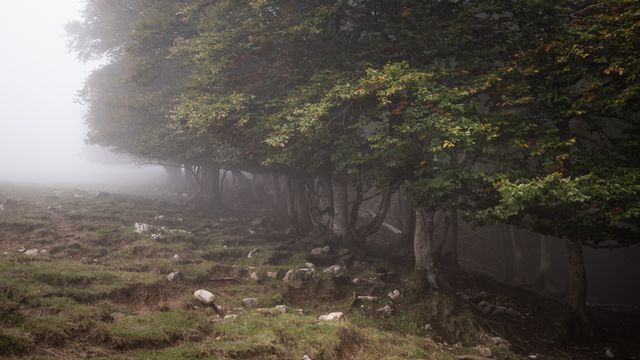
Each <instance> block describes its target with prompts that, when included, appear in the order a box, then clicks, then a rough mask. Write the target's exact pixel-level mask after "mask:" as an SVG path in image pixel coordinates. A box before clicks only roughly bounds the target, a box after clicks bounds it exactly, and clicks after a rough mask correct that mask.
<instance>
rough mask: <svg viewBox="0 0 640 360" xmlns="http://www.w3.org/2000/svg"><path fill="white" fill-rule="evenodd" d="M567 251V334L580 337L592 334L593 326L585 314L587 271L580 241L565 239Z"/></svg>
mask: <svg viewBox="0 0 640 360" xmlns="http://www.w3.org/2000/svg"><path fill="white" fill-rule="evenodd" d="M567 249H568V251H569V293H568V295H567V305H568V306H569V320H568V326H569V329H568V330H569V335H570V337H572V338H582V337H585V336H592V335H593V328H592V324H591V320H590V318H589V315H588V314H587V272H586V269H585V265H584V256H583V253H582V242H581V241H580V240H574V239H570V240H568V241H567Z"/></svg>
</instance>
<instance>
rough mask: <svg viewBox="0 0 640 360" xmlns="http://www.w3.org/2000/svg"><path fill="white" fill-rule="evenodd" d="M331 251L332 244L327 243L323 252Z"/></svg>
mask: <svg viewBox="0 0 640 360" xmlns="http://www.w3.org/2000/svg"><path fill="white" fill-rule="evenodd" d="M330 251H331V246H329V245H327V246H325V247H323V248H322V252H323V253H325V254H328V253H329V252H330Z"/></svg>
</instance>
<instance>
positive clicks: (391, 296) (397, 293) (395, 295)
mask: <svg viewBox="0 0 640 360" xmlns="http://www.w3.org/2000/svg"><path fill="white" fill-rule="evenodd" d="M387 296H388V297H389V299H391V300H397V299H398V298H400V290H393V291H392V292H390V293H388V294H387Z"/></svg>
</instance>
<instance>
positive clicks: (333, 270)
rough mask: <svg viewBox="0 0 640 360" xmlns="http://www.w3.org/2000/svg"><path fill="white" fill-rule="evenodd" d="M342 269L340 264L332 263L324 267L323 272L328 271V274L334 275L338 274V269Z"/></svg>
mask: <svg viewBox="0 0 640 360" xmlns="http://www.w3.org/2000/svg"><path fill="white" fill-rule="evenodd" d="M341 270H342V266H340V265H332V266H330V267H328V268H326V269H324V271H323V272H324V273H329V274H333V275H336V274H338V273H339V272H340V271H341Z"/></svg>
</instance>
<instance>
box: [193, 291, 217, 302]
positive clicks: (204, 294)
mask: <svg viewBox="0 0 640 360" xmlns="http://www.w3.org/2000/svg"><path fill="white" fill-rule="evenodd" d="M193 296H194V297H195V298H196V299H198V300H199V301H200V302H202V303H204V304H207V305H210V304H213V301H214V300H215V299H216V297H215V295H213V294H212V293H211V292H209V291H207V290H202V289H201V290H197V291H196V292H194V293H193Z"/></svg>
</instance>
